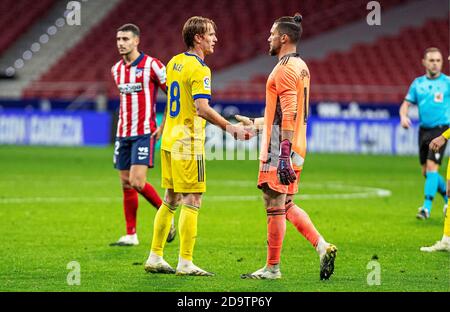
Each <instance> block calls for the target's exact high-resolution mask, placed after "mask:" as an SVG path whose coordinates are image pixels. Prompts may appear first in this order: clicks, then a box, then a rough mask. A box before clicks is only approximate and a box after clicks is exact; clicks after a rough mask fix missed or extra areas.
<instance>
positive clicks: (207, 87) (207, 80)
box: [203, 77, 211, 90]
mask: <svg viewBox="0 0 450 312" xmlns="http://www.w3.org/2000/svg"><path fill="white" fill-rule="evenodd" d="M203 88H204V89H205V90H211V79H210V78H209V77H205V78H203Z"/></svg>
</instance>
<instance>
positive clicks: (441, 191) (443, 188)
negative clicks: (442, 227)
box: [438, 174, 448, 204]
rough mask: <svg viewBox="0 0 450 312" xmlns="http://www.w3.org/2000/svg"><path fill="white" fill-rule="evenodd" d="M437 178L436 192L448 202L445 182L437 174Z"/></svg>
mask: <svg viewBox="0 0 450 312" xmlns="http://www.w3.org/2000/svg"><path fill="white" fill-rule="evenodd" d="M438 176H439V180H438V192H439V194H441V195H442V197H443V198H444V201H445V203H446V204H447V203H448V197H447V183H446V182H445V180H444V178H443V177H442V176H441V175H440V174H439V175H438Z"/></svg>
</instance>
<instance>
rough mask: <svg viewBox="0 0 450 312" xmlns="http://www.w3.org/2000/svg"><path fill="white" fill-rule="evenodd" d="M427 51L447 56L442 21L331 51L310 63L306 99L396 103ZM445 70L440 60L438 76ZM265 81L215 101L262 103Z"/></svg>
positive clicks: (233, 88)
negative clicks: (436, 50)
mask: <svg viewBox="0 0 450 312" xmlns="http://www.w3.org/2000/svg"><path fill="white" fill-rule="evenodd" d="M411 38H414V40H411ZM430 46H436V47H438V48H440V49H441V51H443V53H444V55H446V54H447V51H448V46H449V22H448V20H429V21H428V22H427V23H425V24H424V25H423V26H422V27H420V28H411V27H408V28H405V29H403V30H402V31H401V32H400V33H399V34H398V35H395V36H385V37H383V38H381V39H378V40H377V41H376V42H374V43H371V44H355V45H354V46H353V47H352V49H351V50H350V51H347V52H333V53H331V54H329V55H328V56H327V57H326V58H325V59H323V60H314V59H310V60H308V66H309V68H310V70H311V73H312V76H311V80H312V85H313V89H312V90H314V92H312V98H311V99H312V100H313V101H357V102H378V103H381V102H391V103H392V102H399V101H401V100H402V99H403V97H404V95H405V92H406V88H407V86H408V85H409V84H410V83H411V81H412V79H413V78H414V77H417V76H419V75H422V74H423V73H424V69H423V67H422V65H421V63H420V61H419V60H420V59H421V58H422V54H423V51H424V50H425V49H426V48H428V47H430ZM405 47H408V48H405ZM448 70H449V67H448V62H445V60H444V72H448ZM266 79H267V76H266V75H256V76H254V77H253V78H252V79H251V80H250V81H248V82H242V81H238V82H236V83H234V84H231V85H229V86H228V87H227V88H226V89H224V90H222V91H217V92H216V97H221V98H226V99H230V100H233V99H259V100H262V99H263V97H264V89H265V83H266ZM217 93H218V94H217Z"/></svg>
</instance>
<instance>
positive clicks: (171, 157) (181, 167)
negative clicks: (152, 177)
mask: <svg viewBox="0 0 450 312" xmlns="http://www.w3.org/2000/svg"><path fill="white" fill-rule="evenodd" d="M161 170H162V173H161V186H162V187H163V188H165V189H173V190H174V192H176V193H204V192H206V173H205V155H204V154H202V155H181V154H176V155H175V154H172V153H171V152H169V151H165V150H163V149H162V150H161Z"/></svg>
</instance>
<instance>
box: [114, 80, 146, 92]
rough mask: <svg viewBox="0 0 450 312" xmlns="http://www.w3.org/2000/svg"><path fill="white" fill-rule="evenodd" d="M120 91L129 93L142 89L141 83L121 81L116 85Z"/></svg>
mask: <svg viewBox="0 0 450 312" xmlns="http://www.w3.org/2000/svg"><path fill="white" fill-rule="evenodd" d="M118 88H119V91H120V93H122V94H130V93H135V92H140V91H142V83H140V82H137V83H121V84H119V86H118Z"/></svg>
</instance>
